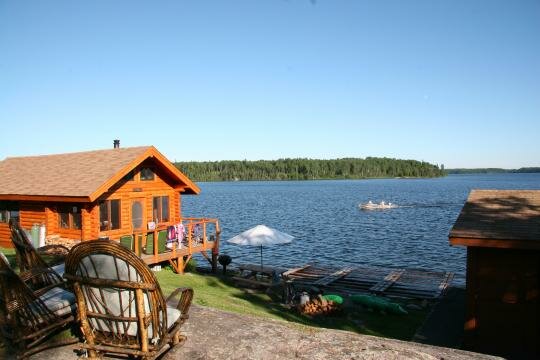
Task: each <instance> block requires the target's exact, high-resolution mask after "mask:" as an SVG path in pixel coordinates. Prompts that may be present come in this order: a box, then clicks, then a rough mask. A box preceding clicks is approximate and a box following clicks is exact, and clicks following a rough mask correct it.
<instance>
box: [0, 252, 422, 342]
mask: <svg viewBox="0 0 540 360" xmlns="http://www.w3.org/2000/svg"><path fill="white" fill-rule="evenodd" d="M0 250H1V251H2V252H4V253H5V254H6V255H7V257H8V259H9V260H10V262H11V263H12V264H13V265H14V264H15V254H14V251H13V250H12V249H7V250H6V249H0ZM155 274H156V276H157V278H158V281H159V283H160V285H161V288H162V290H163V293H164V294H169V293H171V292H172V291H173V290H174V289H176V288H177V287H184V286H187V287H191V288H193V289H194V292H195V295H194V300H193V302H194V303H195V304H198V305H202V306H208V307H212V308H216V309H221V310H225V311H230V312H235V313H240V314H250V315H254V316H260V317H265V318H272V319H279V320H285V321H289V322H292V323H295V324H299V325H308V326H315V327H324V328H333V329H341V330H348V331H353V332H357V333H361V334H368V335H375V336H383V337H391V338H396V339H400V340H410V339H411V338H412V337H413V335H414V334H415V332H416V330H417V329H418V328H419V327H420V326H421V325H422V323H423V322H424V320H425V318H426V315H427V313H428V311H429V308H428V309H425V310H409V314H408V315H394V314H382V313H379V312H372V311H368V310H366V309H363V308H362V307H360V306H352V305H348V306H347V305H346V304H345V306H344V307H343V309H342V311H340V312H338V313H336V314H333V315H331V316H329V315H326V316H313V317H312V316H306V315H302V314H300V313H298V312H297V311H295V309H289V308H287V307H284V306H282V305H280V295H281V292H280V291H276V293H274V294H272V295H271V296H270V295H268V294H266V293H264V292H260V291H255V290H249V289H242V288H238V287H236V286H235V285H234V283H233V282H232V280H230V278H228V277H224V276H221V275H204V274H195V273H186V274H184V275H178V274H175V273H174V272H172V271H171V270H170V269H169V268H164V269H163V270H162V271H159V272H156V273H155Z"/></svg>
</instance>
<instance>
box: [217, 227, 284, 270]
mask: <svg viewBox="0 0 540 360" xmlns="http://www.w3.org/2000/svg"><path fill="white" fill-rule="evenodd" d="M293 239H294V236H291V235H289V234H286V233H284V232H281V231H278V230H276V229H272V228H269V227H268V226H265V225H257V226H255V227H253V228H251V229H249V230H246V231H244V232H243V233H241V234H238V235H236V236H235V237H232V238H230V239H229V240H227V242H229V243H231V244H236V245H250V246H260V247H261V269H262V267H263V258H262V247H263V246H268V245H275V244H286V243H290V242H291V241H292V240H293Z"/></svg>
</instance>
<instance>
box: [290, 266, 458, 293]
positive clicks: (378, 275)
mask: <svg viewBox="0 0 540 360" xmlns="http://www.w3.org/2000/svg"><path fill="white" fill-rule="evenodd" d="M283 277H284V279H285V280H286V281H287V282H288V283H289V284H291V285H292V286H293V287H295V288H312V287H316V288H319V289H321V290H324V291H325V292H327V293H337V294H343V295H350V294H376V295H383V296H388V297H399V298H412V299H437V298H439V297H440V296H441V295H443V294H444V292H445V291H446V289H447V288H448V286H449V285H450V283H451V282H452V279H453V278H454V273H452V272H434V271H425V270H418V269H389V268H382V267H365V266H362V267H360V266H358V267H346V268H342V269H336V268H328V267H322V266H319V265H316V266H315V265H305V266H303V267H300V268H297V269H291V270H289V271H286V272H285V273H283Z"/></svg>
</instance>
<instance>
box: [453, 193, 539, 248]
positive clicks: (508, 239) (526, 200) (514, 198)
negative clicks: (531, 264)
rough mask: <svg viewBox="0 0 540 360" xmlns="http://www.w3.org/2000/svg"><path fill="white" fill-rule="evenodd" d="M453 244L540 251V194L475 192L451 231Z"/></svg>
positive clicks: (470, 196)
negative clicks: (538, 248)
mask: <svg viewBox="0 0 540 360" xmlns="http://www.w3.org/2000/svg"><path fill="white" fill-rule="evenodd" d="M450 243H452V244H453V245H467V246H469V245H470V246H487V247H491V246H494V247H514V248H532V247H534V248H536V247H540V190H472V191H471V193H470V194H469V198H468V199H467V202H466V203H465V205H464V206H463V209H462V210H461V213H460V214H459V217H458V219H457V220H456V223H455V224H454V227H453V228H452V230H451V231H450Z"/></svg>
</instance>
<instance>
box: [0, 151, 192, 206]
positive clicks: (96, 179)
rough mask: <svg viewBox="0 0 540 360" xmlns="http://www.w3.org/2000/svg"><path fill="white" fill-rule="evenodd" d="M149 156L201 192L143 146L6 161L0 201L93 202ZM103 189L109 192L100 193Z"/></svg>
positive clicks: (0, 176)
mask: <svg viewBox="0 0 540 360" xmlns="http://www.w3.org/2000/svg"><path fill="white" fill-rule="evenodd" d="M150 156H152V157H154V158H157V159H158V161H159V162H161V163H163V165H164V166H165V167H166V168H167V169H168V170H169V173H172V174H173V176H174V177H176V178H177V179H179V180H180V181H181V182H182V183H184V184H186V185H187V188H188V190H192V192H193V193H198V192H199V189H198V188H197V186H196V185H195V184H193V183H192V182H191V181H190V180H189V179H188V178H187V177H186V176H185V175H184V174H182V173H181V172H180V171H179V170H178V169H176V168H175V167H174V166H173V165H172V164H171V163H170V162H169V161H168V160H166V159H165V157H163V155H161V154H160V153H159V152H158V151H157V150H156V149H155V148H154V147H153V146H141V147H130V148H118V149H108V150H96V151H86V152H78V153H69V154H58V155H42V156H27V157H12V158H6V159H5V160H4V161H1V162H0V179H2V180H1V185H0V198H2V197H3V198H6V196H7V195H23V196H48V197H50V196H57V197H88V198H90V200H91V201H93V200H94V198H95V197H96V196H99V195H100V194H101V193H103V192H104V191H107V189H108V186H107V183H108V182H110V181H113V180H115V179H116V181H118V180H119V179H120V178H121V177H122V176H123V175H124V174H126V173H128V172H129V171H130V170H132V169H133V168H134V167H136V166H137V165H138V164H140V163H141V162H142V161H144V160H145V159H146V158H148V157H150ZM119 175H120V177H119ZM116 181H114V182H116ZM109 185H112V184H109ZM104 186H107V189H104V191H100V190H102V188H103V187H104ZM96 192H99V193H96Z"/></svg>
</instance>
